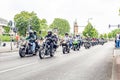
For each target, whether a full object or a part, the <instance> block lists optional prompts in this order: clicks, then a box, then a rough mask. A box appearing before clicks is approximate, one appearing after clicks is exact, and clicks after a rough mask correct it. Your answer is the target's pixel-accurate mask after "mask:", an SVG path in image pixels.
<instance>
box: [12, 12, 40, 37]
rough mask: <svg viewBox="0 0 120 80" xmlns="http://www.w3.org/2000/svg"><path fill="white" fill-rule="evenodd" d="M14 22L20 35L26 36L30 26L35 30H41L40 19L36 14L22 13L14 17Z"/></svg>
mask: <svg viewBox="0 0 120 80" xmlns="http://www.w3.org/2000/svg"><path fill="white" fill-rule="evenodd" d="M14 21H15V23H16V27H17V28H18V32H19V33H20V35H25V34H26V31H27V27H28V26H29V25H31V27H32V29H33V30H36V31H39V29H40V22H39V18H38V17H37V15H36V13H34V12H31V13H29V12H27V11H22V12H20V13H19V14H16V15H15V16H14Z"/></svg>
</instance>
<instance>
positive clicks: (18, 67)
mask: <svg viewBox="0 0 120 80" xmlns="http://www.w3.org/2000/svg"><path fill="white" fill-rule="evenodd" d="M36 63H37V62H34V63H30V64H26V65H22V66H17V67H14V68H10V69H6V70H1V71H0V74H1V73H5V72H9V71H13V70H15V69H20V68H23V67H26V66H29V65H33V64H36Z"/></svg>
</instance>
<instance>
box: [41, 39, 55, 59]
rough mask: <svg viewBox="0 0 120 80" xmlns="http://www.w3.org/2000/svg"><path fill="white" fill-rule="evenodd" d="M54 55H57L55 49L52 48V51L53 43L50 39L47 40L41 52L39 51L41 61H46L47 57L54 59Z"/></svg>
mask: <svg viewBox="0 0 120 80" xmlns="http://www.w3.org/2000/svg"><path fill="white" fill-rule="evenodd" d="M54 53H55V50H54V48H52V50H51V42H50V39H46V40H45V41H44V42H43V46H42V48H41V49H40V51H39V57H40V59H44V58H45V56H50V57H53V56H54Z"/></svg>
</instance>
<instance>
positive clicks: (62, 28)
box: [50, 18, 70, 35]
mask: <svg viewBox="0 0 120 80" xmlns="http://www.w3.org/2000/svg"><path fill="white" fill-rule="evenodd" d="M50 28H51V29H54V28H57V29H58V31H59V34H60V35H64V33H65V32H70V24H69V22H68V21H67V20H65V19H61V18H55V19H54V21H53V23H52V24H51V25H50Z"/></svg>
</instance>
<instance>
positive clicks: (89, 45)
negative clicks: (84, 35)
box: [84, 41, 91, 49]
mask: <svg viewBox="0 0 120 80" xmlns="http://www.w3.org/2000/svg"><path fill="white" fill-rule="evenodd" d="M84 47H85V49H89V48H90V47H91V43H90V42H89V41H85V42H84Z"/></svg>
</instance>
